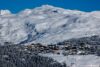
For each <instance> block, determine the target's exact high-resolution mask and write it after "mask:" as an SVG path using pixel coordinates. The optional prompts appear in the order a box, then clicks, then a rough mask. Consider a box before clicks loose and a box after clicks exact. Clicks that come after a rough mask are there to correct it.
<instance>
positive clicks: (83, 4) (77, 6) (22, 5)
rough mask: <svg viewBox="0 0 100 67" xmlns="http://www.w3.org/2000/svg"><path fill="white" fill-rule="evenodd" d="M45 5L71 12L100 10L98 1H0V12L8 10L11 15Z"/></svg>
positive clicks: (99, 0) (99, 1)
mask: <svg viewBox="0 0 100 67" xmlns="http://www.w3.org/2000/svg"><path fill="white" fill-rule="evenodd" d="M46 4H48V5H53V6H56V7H62V8H65V9H72V10H81V11H99V10H100V0H0V10H1V9H8V10H10V11H11V12H12V13H18V12H20V11H22V10H24V9H27V8H28V9H33V8H35V7H39V6H41V5H46Z"/></svg>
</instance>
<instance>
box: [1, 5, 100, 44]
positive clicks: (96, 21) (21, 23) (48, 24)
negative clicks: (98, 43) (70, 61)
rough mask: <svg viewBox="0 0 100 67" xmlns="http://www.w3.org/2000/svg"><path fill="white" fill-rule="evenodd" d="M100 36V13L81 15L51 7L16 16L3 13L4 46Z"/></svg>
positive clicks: (42, 7)
mask: <svg viewBox="0 0 100 67" xmlns="http://www.w3.org/2000/svg"><path fill="white" fill-rule="evenodd" d="M93 35H100V12H99V11H93V12H82V11H78V10H68V9H62V8H58V7H53V6H50V5H43V6H41V7H37V8H34V9H26V10H23V11H21V12H19V13H17V14H12V13H11V12H10V11H9V10H1V11H0V41H1V42H2V43H3V42H5V41H7V42H13V43H15V44H18V43H29V42H33V43H43V44H50V43H57V42H61V41H64V40H68V39H71V38H80V37H86V36H93Z"/></svg>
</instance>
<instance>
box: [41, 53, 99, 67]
mask: <svg viewBox="0 0 100 67" xmlns="http://www.w3.org/2000/svg"><path fill="white" fill-rule="evenodd" d="M42 55H43V56H46V57H50V58H53V59H54V60H55V61H57V62H59V63H66V65H67V66H69V67H100V57H99V56H95V55H68V56H63V55H57V54H42Z"/></svg>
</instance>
